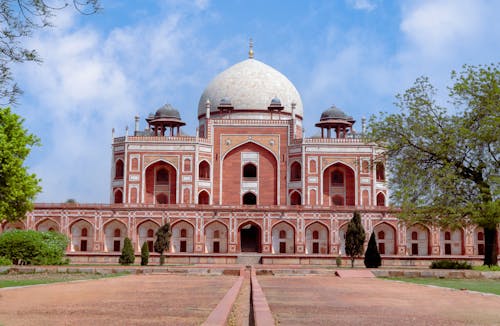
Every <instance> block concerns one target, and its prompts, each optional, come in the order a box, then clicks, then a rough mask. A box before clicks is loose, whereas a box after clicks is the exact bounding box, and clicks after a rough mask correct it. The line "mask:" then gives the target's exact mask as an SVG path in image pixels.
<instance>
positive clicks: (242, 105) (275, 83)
mask: <svg viewBox="0 0 500 326" xmlns="http://www.w3.org/2000/svg"><path fill="white" fill-rule="evenodd" d="M207 100H209V101H210V110H211V112H212V113H217V112H218V111H219V110H218V107H224V105H221V104H224V103H225V105H226V106H227V105H228V103H229V105H230V106H231V109H232V112H234V113H242V114H243V113H249V114H250V116H251V117H252V119H261V118H267V112H269V106H270V104H271V103H276V102H277V100H279V101H280V102H281V105H282V106H283V110H282V111H281V112H282V113H283V112H284V113H285V114H287V113H288V114H291V113H292V103H295V114H296V115H298V117H299V118H302V117H303V109H302V100H301V98H300V94H299V92H298V91H297V89H296V88H295V86H294V85H293V84H292V82H290V80H288V78H286V77H285V76H284V75H283V74H282V73H280V72H279V71H278V70H276V69H274V68H272V67H270V66H268V65H266V64H265V63H263V62H261V61H259V60H256V59H254V58H253V49H252V44H250V51H249V58H248V59H247V60H244V61H242V62H239V63H237V64H235V65H233V66H231V67H229V68H228V69H226V70H224V71H223V72H221V73H220V74H218V75H217V76H216V77H215V78H214V79H213V80H212V81H211V82H210V83H209V84H208V86H207V87H206V88H205V91H204V92H203V94H202V95H201V98H200V102H199V104H198V117H199V118H201V117H204V116H205V113H206V103H207ZM238 111H240V112H238ZM262 111H265V112H266V114H262V113H263V112H262ZM255 113H260V114H257V115H256V114H255Z"/></svg>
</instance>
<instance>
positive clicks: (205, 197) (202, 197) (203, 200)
mask: <svg viewBox="0 0 500 326" xmlns="http://www.w3.org/2000/svg"><path fill="white" fill-rule="evenodd" d="M198 204H200V205H208V204H210V195H209V193H208V191H206V190H202V191H200V192H199V193H198Z"/></svg>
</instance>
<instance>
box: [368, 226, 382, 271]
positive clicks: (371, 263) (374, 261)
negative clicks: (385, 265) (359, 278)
mask: <svg viewBox="0 0 500 326" xmlns="http://www.w3.org/2000/svg"><path fill="white" fill-rule="evenodd" d="M380 265H382V259H381V258H380V253H379V252H378V247H377V241H375V233H374V232H372V234H371V235H370V241H368V248H366V252H365V266H366V268H378V267H379V266H380Z"/></svg>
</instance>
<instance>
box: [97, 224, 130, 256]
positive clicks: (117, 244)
mask: <svg viewBox="0 0 500 326" xmlns="http://www.w3.org/2000/svg"><path fill="white" fill-rule="evenodd" d="M103 230H104V238H105V241H104V245H105V248H104V250H105V251H107V252H120V251H121V250H122V248H123V241H124V239H125V237H127V234H128V232H127V231H128V229H127V225H126V224H125V223H123V222H122V221H120V220H118V219H111V220H109V221H107V222H106V223H104V225H103ZM117 230H119V232H117Z"/></svg>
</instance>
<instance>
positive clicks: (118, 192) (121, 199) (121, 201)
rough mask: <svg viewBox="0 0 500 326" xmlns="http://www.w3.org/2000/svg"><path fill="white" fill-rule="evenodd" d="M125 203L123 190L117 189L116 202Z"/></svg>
mask: <svg viewBox="0 0 500 326" xmlns="http://www.w3.org/2000/svg"><path fill="white" fill-rule="evenodd" d="M121 203H123V194H122V191H121V190H117V191H115V204H121Z"/></svg>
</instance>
